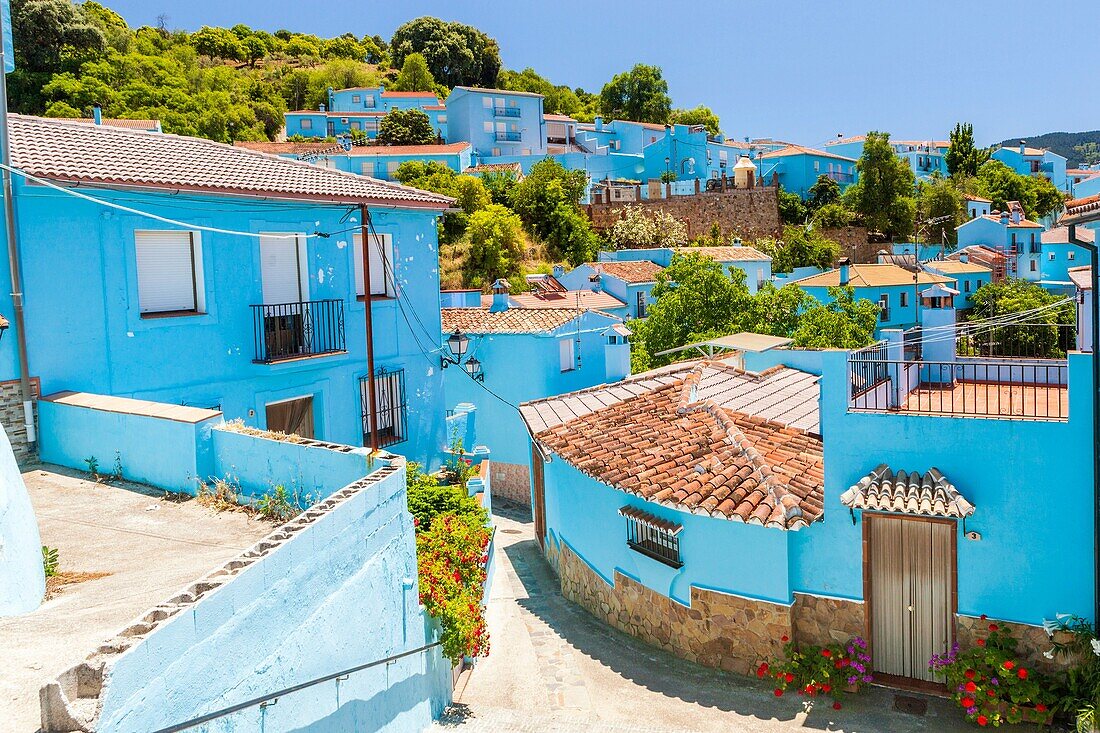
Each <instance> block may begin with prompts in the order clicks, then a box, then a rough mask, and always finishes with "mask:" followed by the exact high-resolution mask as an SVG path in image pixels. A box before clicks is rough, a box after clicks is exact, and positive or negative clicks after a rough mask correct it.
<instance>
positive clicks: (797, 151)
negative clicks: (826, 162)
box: [760, 145, 856, 163]
mask: <svg viewBox="0 0 1100 733" xmlns="http://www.w3.org/2000/svg"><path fill="white" fill-rule="evenodd" d="M791 155H817V156H819V157H822V158H834V159H836V160H843V161H846V162H848V163H855V162H856V159H855V158H846V157H844V156H843V155H837V154H836V153H829V152H826V151H824V150H815V149H814V148H807V147H806V146H805V145H788V146H787V147H785V148H783V149H781V150H772V151H769V152H767V153H764V154H763V155H761V156H760V157H761V158H786V157H788V156H791Z"/></svg>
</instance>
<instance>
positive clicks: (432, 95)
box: [382, 90, 439, 100]
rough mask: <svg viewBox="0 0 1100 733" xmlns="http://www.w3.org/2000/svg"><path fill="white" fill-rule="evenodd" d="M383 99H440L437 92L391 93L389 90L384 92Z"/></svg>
mask: <svg viewBox="0 0 1100 733" xmlns="http://www.w3.org/2000/svg"><path fill="white" fill-rule="evenodd" d="M382 97H383V98H386V97H392V98H401V99H409V98H417V99H421V98H424V97H427V98H429V99H436V100H438V99H439V97H438V96H437V95H436V93H435V92H391V91H389V90H386V91H384V92H382Z"/></svg>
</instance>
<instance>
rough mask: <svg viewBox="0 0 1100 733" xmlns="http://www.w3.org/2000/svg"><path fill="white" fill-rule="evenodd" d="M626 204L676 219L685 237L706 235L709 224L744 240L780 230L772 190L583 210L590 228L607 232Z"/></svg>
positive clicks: (686, 197) (707, 195)
mask: <svg viewBox="0 0 1100 733" xmlns="http://www.w3.org/2000/svg"><path fill="white" fill-rule="evenodd" d="M628 205H629V206H640V207H642V208H643V209H646V210H647V211H663V212H665V213H667V214H670V215H671V216H674V217H676V218H677V219H679V220H680V221H682V222H683V223H684V225H685V226H686V227H687V230H688V237H698V236H702V235H706V234H710V230H711V226H712V225H713V224H718V226H719V227H720V228H721V229H722V234H723V236H726V237H733V236H737V237H741V238H742V239H744V240H746V241H753V240H756V239H757V238H759V237H774V236H778V235H779V233H780V231H781V230H782V228H783V227H782V226H781V225H780V223H779V201H778V198H777V197H776V191H775V189H774V188H764V187H762V188H752V189H735V190H732V191H725V192H714V193H700V194H696V195H694V196H671V197H669V198H664V199H658V200H655V201H642V202H639V203H635V204H622V203H611V204H603V203H599V204H589V205H588V206H587V207H586V209H587V213H588V218H589V219H590V220H591V221H592V228H593V229H595V230H596V231H604V230H606V229H610V228H611V227H612V225H614V223H615V222H616V221H617V220H618V219H620V218H622V216H623V212H624V211H625V210H626V207H627V206H628Z"/></svg>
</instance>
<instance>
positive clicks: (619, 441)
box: [524, 362, 824, 529]
mask: <svg viewBox="0 0 1100 733" xmlns="http://www.w3.org/2000/svg"><path fill="white" fill-rule="evenodd" d="M708 370H709V371H711V372H713V373H712V374H711V377H710V378H709V379H708V378H707V372H708ZM780 370H782V371H783V372H794V371H795V370H791V369H786V368H780ZM769 373H771V374H773V375H774V374H779V373H780V371H773V370H769ZM722 374H726V375H728V376H729V379H730V380H734V381H742V380H743V378H744V376H745V375H746V374H747V373H745V372H741V371H740V370H731V368H730V367H728V366H726V365H723V364H721V363H720V362H719V363H715V362H699V363H697V364H695V366H694V367H692V368H691V369H689V370H687V371H681V372H679V373H678V374H677V373H675V372H672V373H666V375H665V379H664V380H663V383H658V384H657V385H656V386H654V387H653V388H652V389H648V390H643V391H641V392H640V393H639V394H635V395H632V396H630V397H627V398H625V399H622V400H619V401H617V402H613V403H611V404H609V405H607V406H605V407H602V408H601V409H598V410H594V411H592V412H589V413H587V414H584V415H581V416H580V417H577V418H575V419H573V420H570V421H568V422H564V423H560V424H557V425H554V426H552V427H548V428H546V429H544V430H542V431H540V432H537V433H536V434H535V439H536V440H537V441H538V442H539V443H540V444H541V445H543V446H545V447H546V448H548V449H549V450H551V451H553V452H554V453H556V454H557V455H559V456H560V457H561V458H562V459H563V460H565V461H566V462H568V463H569V464H571V465H572V466H574V467H575V468H577V469H578V470H580V471H581V472H582V473H584V474H586V475H588V476H590V477H592V478H594V479H596V480H597V481H600V482H602V483H605V484H607V485H609V486H612V487H613V488H616V489H619V490H620V491H625V492H627V493H631V494H635V495H637V496H640V497H641V498H643V499H646V500H647V501H653V502H656V503H659V504H665V505H668V506H672V507H674V508H678V509H681V510H687V511H691V512H694V513H701V514H708V515H711V516H715V517H721V518H726V519H731V520H735V521H741V522H746V523H749V524H759V525H763V526H767V527H774V528H778V529H799V528H801V527H804V526H806V525H808V524H810V523H811V522H813V521H815V520H817V519H820V518H821V516H822V512H823V505H822V501H823V484H824V458H823V455H822V444H821V440H820V438H818V437H816V436H814V435H812V434H810V433H809V432H807V431H804V430H800V429H797V428H793V427H790V426H789V425H787V424H784V423H783V422H778V421H776V420H772V419H768V418H764V417H761V416H757V415H751V414H747V413H744V412H739V411H736V410H733V409H730V408H727V407H723V406H721V405H720V404H719V402H718V401H717V400H716V399H715V398H709V397H708V398H705V399H698V398H697V394H698V392H697V390H698V388H699V386H700V384H703V383H706V382H708V381H709V382H714V381H715V379H716V377H715V375H722ZM765 374H768V373H765ZM799 374H800V373H799ZM736 375H740V379H739V378H738V377H737V376H736ZM783 376H784V377H785V376H786V375H785V374H784V375H783ZM806 376H810V375H806ZM762 377H764V375H753V378H754V379H760V378H762ZM764 379H765V381H766V377H764ZM615 386H616V385H607V386H606V389H612V388H614V387H615ZM577 394H581V393H577ZM814 394H815V395H816V381H815V382H814ZM815 398H816V397H815ZM529 406H530V403H529V404H528V405H525V406H524V407H525V408H527V407H529ZM524 415H525V419H528V416H527V413H524ZM528 424H529V426H530V425H531V421H530V420H529V419H528Z"/></svg>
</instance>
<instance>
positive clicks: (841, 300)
mask: <svg viewBox="0 0 1100 733" xmlns="http://www.w3.org/2000/svg"><path fill="white" fill-rule="evenodd" d="M787 287H797V286H790V285H788V286H787ZM828 292H829V297H830V298H831V299H832V300H831V302H829V303H827V304H822V303H817V304H816V305H814V306H812V307H811V308H809V309H807V310H806V311H805V312H804V313H803V314H802V317H801V318H800V319H799V323H798V328H796V329H795V330H794V332H793V333H792V334H791V338H793V339H794V344H795V346H801V347H805V348H814V349H830V348H831V349H860V348H863V347H864V346H867V345H869V344H870V343H871V342H872V341H873V340H874V333H875V327H876V326H877V325H878V316H879V310H878V305H876V304H875V303H872V302H871V301H869V300H867V299H866V298H861V299H860V300H856V299H855V291H853V290H852V288H850V287H838V288H829V290H828Z"/></svg>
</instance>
